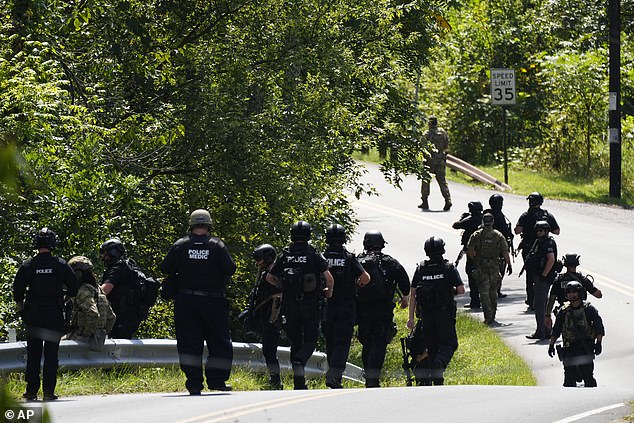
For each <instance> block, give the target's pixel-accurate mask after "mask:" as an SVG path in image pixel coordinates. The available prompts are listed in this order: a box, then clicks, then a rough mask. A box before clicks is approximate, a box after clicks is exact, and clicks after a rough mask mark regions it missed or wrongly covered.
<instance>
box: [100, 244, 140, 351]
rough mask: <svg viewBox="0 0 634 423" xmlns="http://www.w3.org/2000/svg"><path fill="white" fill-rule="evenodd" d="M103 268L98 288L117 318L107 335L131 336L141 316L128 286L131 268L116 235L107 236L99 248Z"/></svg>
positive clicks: (119, 337)
mask: <svg viewBox="0 0 634 423" xmlns="http://www.w3.org/2000/svg"><path fill="white" fill-rule="evenodd" d="M99 253H100V254H101V260H102V261H103V263H104V264H105V265H106V270H105V271H104V273H103V276H102V277H101V289H102V290H103V292H104V293H105V294H106V296H107V297H108V300H109V301H110V304H111V306H112V310H113V311H114V313H115V314H116V316H117V318H116V320H115V323H114V327H113V328H112V331H111V332H110V337H111V338H114V339H132V337H134V335H135V334H136V331H137V330H138V329H139V325H140V324H141V320H142V316H141V315H140V313H139V307H138V304H136V303H135V300H136V298H135V297H136V295H135V291H134V289H133V286H132V271H131V270H130V267H129V265H128V264H127V262H126V260H127V258H126V251H125V247H124V245H123V243H122V242H121V240H120V239H119V238H111V239H109V240H107V241H106V242H104V243H103V244H101V247H100V248H99Z"/></svg>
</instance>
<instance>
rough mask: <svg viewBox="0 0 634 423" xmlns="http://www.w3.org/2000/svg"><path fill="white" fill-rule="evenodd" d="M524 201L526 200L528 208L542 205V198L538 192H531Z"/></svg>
mask: <svg viewBox="0 0 634 423" xmlns="http://www.w3.org/2000/svg"><path fill="white" fill-rule="evenodd" d="M526 199H527V200H528V205H529V207H533V206H541V205H542V204H544V197H543V196H542V195H541V194H540V193H538V192H531V193H530V194H528V197H526Z"/></svg>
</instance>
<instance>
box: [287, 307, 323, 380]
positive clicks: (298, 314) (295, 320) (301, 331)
mask: <svg viewBox="0 0 634 423" xmlns="http://www.w3.org/2000/svg"><path fill="white" fill-rule="evenodd" d="M284 310H285V311H284V313H285V315H286V325H284V331H285V332H286V336H287V337H288V339H289V340H290V342H291V364H292V365H293V380H294V383H295V388H296V389H304V388H305V385H304V383H305V379H304V367H305V366H306V363H307V362H308V359H309V358H310V357H311V356H312V355H313V352H314V351H315V348H316V347H317V338H318V337H319V297H317V296H315V297H314V298H313V297H304V299H303V300H300V301H294V302H292V303H290V304H287V305H285V309H284Z"/></svg>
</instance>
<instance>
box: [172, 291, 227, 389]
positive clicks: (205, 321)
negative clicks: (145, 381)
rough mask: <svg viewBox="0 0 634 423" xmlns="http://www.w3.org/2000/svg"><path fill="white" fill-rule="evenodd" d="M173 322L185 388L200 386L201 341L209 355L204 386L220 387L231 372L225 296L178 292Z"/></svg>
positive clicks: (201, 382) (201, 374)
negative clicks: (185, 379) (205, 384)
mask: <svg viewBox="0 0 634 423" xmlns="http://www.w3.org/2000/svg"><path fill="white" fill-rule="evenodd" d="M174 323H175V326H176V347H177V349H178V360H179V363H180V367H181V370H182V371H183V373H185V377H186V378H187V381H186V382H185V386H186V387H187V389H188V390H189V391H190V392H192V391H200V390H202V388H203V371H202V361H203V360H202V354H203V345H204V344H206V345H207V351H208V354H209V355H208V357H207V362H206V364H205V379H206V380H207V386H208V387H210V388H213V387H218V386H223V385H224V382H225V381H226V380H228V379H229V375H230V374H231V362H232V360H233V346H232V344H231V333H230V331H229V303H228V301H227V299H226V298H221V297H205V296H197V295H190V294H183V293H178V294H177V296H176V301H175V303H174Z"/></svg>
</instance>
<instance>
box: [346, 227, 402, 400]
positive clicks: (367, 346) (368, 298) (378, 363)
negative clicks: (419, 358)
mask: <svg viewBox="0 0 634 423" xmlns="http://www.w3.org/2000/svg"><path fill="white" fill-rule="evenodd" d="M384 247H385V240H384V239H383V234H382V233H381V232H379V231H376V230H373V231H368V232H366V233H365V235H364V236H363V248H364V250H365V251H364V252H363V253H362V254H360V255H359V256H358V257H357V258H358V260H359V263H361V265H362V266H363V268H364V269H365V270H366V272H368V274H369V275H370V282H369V283H368V284H367V285H365V286H363V287H358V288H357V324H358V337H359V342H360V343H361V345H362V351H361V358H362V360H363V368H364V371H365V386H366V388H378V387H379V386H380V384H379V379H380V376H381V370H382V369H383V363H384V362H385V353H386V351H387V346H388V345H389V343H390V342H391V341H392V338H394V335H396V326H395V324H394V322H393V319H394V306H395V303H394V297H395V294H397V293H398V296H399V297H400V300H399V302H400V306H401V308H405V307H407V301H408V295H409V294H408V293H409V288H410V284H409V276H408V275H407V272H406V271H405V268H404V267H403V266H402V265H401V264H400V263H399V262H398V261H397V260H396V259H395V258H393V257H392V256H389V255H387V254H383V252H382V250H383V248H384Z"/></svg>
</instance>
